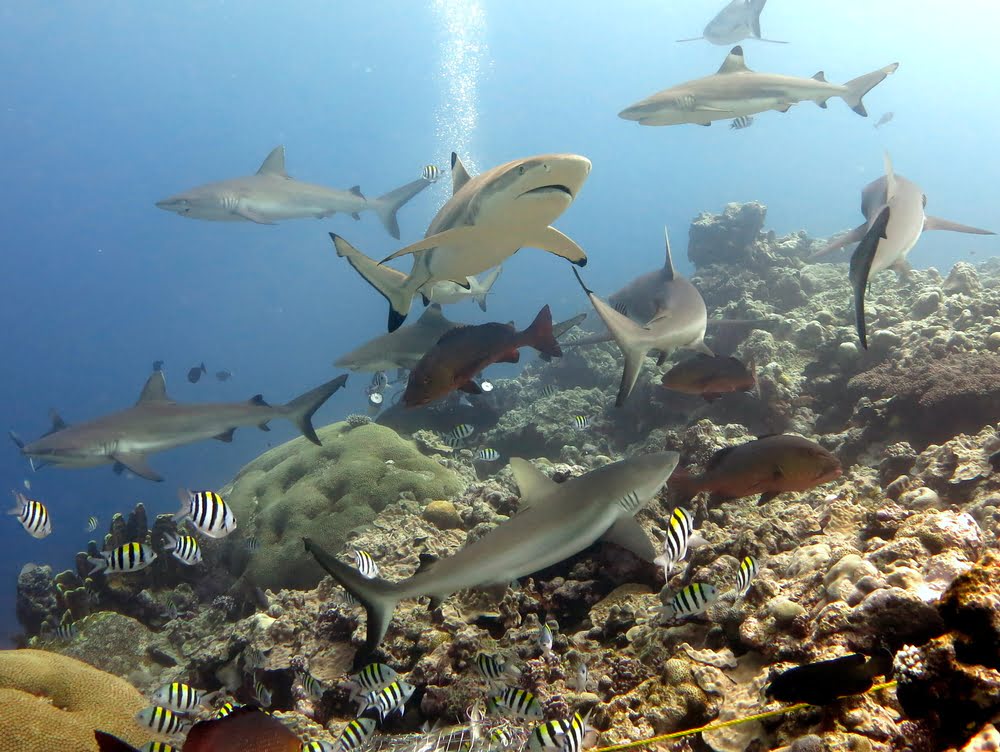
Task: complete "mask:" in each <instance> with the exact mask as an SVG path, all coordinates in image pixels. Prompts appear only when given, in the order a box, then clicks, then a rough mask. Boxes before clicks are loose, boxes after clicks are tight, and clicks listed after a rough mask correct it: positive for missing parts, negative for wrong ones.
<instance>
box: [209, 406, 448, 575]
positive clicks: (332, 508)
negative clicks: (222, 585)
mask: <svg viewBox="0 0 1000 752" xmlns="http://www.w3.org/2000/svg"><path fill="white" fill-rule="evenodd" d="M317 433H318V435H319V438H320V441H322V442H323V445H322V446H316V445H314V444H311V443H309V442H308V441H306V440H305V439H303V438H301V437H300V438H297V439H294V440H292V441H289V442H288V443H286V444H283V445H281V446H279V447H275V448H274V449H272V450H270V451H269V452H267V453H265V454H263V455H261V456H260V457H258V458H257V459H255V460H254V461H253V462H251V463H250V464H248V465H246V466H245V467H244V468H243V469H242V470H240V472H239V473H238V474H237V476H236V478H235V479H234V480H233V482H232V483H231V484H230V486H229V487H228V488H226V489H223V492H222V493H223V496H224V497H225V498H226V500H227V501H228V503H229V504H230V506H231V507H232V509H233V512H234V513H235V514H236V518H237V519H238V520H239V521H240V526H241V528H242V529H243V530H244V531H245V533H246V535H254V536H256V538H257V539H258V540H259V541H260V544H261V546H260V549H259V550H257V551H255V552H254V553H253V554H252V555H250V556H249V560H248V561H247V568H246V575H247V577H248V579H249V580H250V581H251V582H252V583H253V584H254V585H257V586H259V587H261V588H270V589H272V590H278V589H280V588H294V589H306V588H311V587H315V585H316V583H317V582H319V580H320V578H321V577H322V576H323V571H322V570H321V569H320V568H319V566H318V565H317V564H316V563H315V561H314V560H313V558H312V557H311V556H308V555H307V554H306V552H305V549H304V547H303V545H302V538H303V537H305V536H309V537H310V538H314V539H315V540H317V541H319V542H320V543H321V544H322V545H323V547H324V548H326V549H327V550H330V551H336V550H338V549H339V548H341V547H342V546H343V545H344V542H345V541H346V540H347V537H348V534H349V533H351V532H352V531H353V530H355V529H357V528H359V527H363V526H366V525H368V524H370V523H371V522H372V520H374V519H375V515H376V514H377V513H378V512H380V511H382V510H383V509H384V508H385V507H386V506H387V505H389V504H392V503H394V502H395V501H396V500H397V499H399V497H400V494H402V493H407V494H412V498H416V499H446V498H449V497H451V496H454V495H456V494H458V493H459V492H461V490H462V488H463V485H464V484H463V483H462V482H461V480H460V479H459V478H458V476H457V475H455V474H454V473H453V472H451V471H450V470H448V469H446V468H444V467H442V466H441V465H439V464H438V463H437V462H435V461H434V460H431V459H429V458H427V457H425V456H423V455H422V454H421V453H420V452H419V451H418V450H417V447H416V445H415V444H414V443H413V442H412V441H406V440H404V439H402V438H400V437H399V436H398V435H397V434H396V433H395V432H394V431H393V430H391V429H389V428H385V427H384V426H379V425H376V424H370V425H364V426H359V427H357V428H351V427H350V426H349V425H348V424H347V423H343V422H341V423H334V424H333V425H330V426H326V427H324V428H321V429H319V430H318V431H317ZM231 545H233V546H242V540H234V541H233V543H232V544H231ZM234 558H239V557H234Z"/></svg>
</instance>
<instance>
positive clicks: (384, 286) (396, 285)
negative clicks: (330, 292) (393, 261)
mask: <svg viewBox="0 0 1000 752" xmlns="http://www.w3.org/2000/svg"><path fill="white" fill-rule="evenodd" d="M330 239H331V240H332V241H333V246H334V248H336V249H337V255H338V256H340V257H341V258H346V259H347V263H349V264H350V265H351V266H352V267H354V271H356V272H357V273H358V274H360V275H361V278H362V279H363V280H364V281H365V282H367V283H368V284H370V285H371V286H372V287H374V288H375V289H376V290H377V291H378V293H379V295H381V296H382V297H383V298H385V299H386V300H387V301H388V302H389V326H388V328H389V331H390V332H394V331H396V330H397V329H398V328H399V327H400V326H401V325H402V323H403V322H404V321H406V316H407V315H408V314H409V313H410V305H411V304H412V303H413V296H414V295H416V294H417V290H419V289H420V287H421V286H422V285H423V283H424V282H426V281H427V280H419V279H418V280H415V279H414V278H413V276H412V275H406V274H403V273H402V272H401V271H398V270H396V269H393V268H392V267H391V266H385V265H384V264H380V263H379V262H377V261H376V260H375V259H373V258H369V257H368V256H366V255H365V254H363V253H362V252H361V251H359V250H358V249H357V248H355V247H354V246H353V245H351V244H350V243H348V242H347V241H346V240H344V239H343V238H342V237H340V236H339V235H337V234H335V233H332V232H331V233H330Z"/></svg>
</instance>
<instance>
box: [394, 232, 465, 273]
mask: <svg viewBox="0 0 1000 752" xmlns="http://www.w3.org/2000/svg"><path fill="white" fill-rule="evenodd" d="M479 234H480V233H479V230H478V229H476V228H475V227H469V226H463V227H453V228H452V229H450V230H445V231H443V232H439V233H435V234H434V235H431V236H429V237H426V238H424V239H423V240H419V241H417V242H416V243H411V244H410V245H408V246H406V247H405V248H400V249H399V250H398V251H396V252H395V253H393V254H392V255H391V256H386V257H385V258H384V259H382V260H381V261H379V264H384V263H385V262H386V261H392V260H393V259H395V258H399V257H400V256H406V255H408V254H411V253H416V252H417V251H429V250H430V249H431V248H437V247H438V246H441V245H462V244H463V243H464V242H469V241H472V240H474V239H475V238H476V237H477V236H478V235H479Z"/></svg>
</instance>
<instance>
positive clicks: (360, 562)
mask: <svg viewBox="0 0 1000 752" xmlns="http://www.w3.org/2000/svg"><path fill="white" fill-rule="evenodd" d="M351 555H352V556H353V557H354V566H355V567H356V568H357V570H358V573H359V574H360V575H361V576H362V577H364V578H365V579H366V580H370V579H372V578H373V577H378V564H376V563H375V559H373V558H372V555H371V554H370V553H368V552H367V551H359V550H357V549H355V550H354V551H353V553H352V554H351ZM344 603H345V604H347V605H348V606H356V605H358V601H357V599H356V598H355V597H354V596H353V595H351V594H350V593H349V592H348V591H347V590H345V591H344Z"/></svg>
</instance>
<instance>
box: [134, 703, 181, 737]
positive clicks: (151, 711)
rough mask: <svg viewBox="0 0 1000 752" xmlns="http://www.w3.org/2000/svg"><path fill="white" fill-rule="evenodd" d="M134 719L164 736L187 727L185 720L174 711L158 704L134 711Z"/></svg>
mask: <svg viewBox="0 0 1000 752" xmlns="http://www.w3.org/2000/svg"><path fill="white" fill-rule="evenodd" d="M135 720H136V721H137V722H138V723H139V724H141V725H143V726H145V727H147V728H149V729H152V730H153V731H155V732H156V733H157V734H163V735H165V736H170V735H171V734H176V733H177V732H178V731H182V730H183V729H184V728H186V727H187V721H185V720H184V719H183V718H181V717H180V716H179V715H177V714H176V713H174V712H173V711H172V710H167V709H166V708H161V707H159V706H158V705H153V706H150V707H148V708H144V709H143V710H140V711H139V712H138V713H136V716H135Z"/></svg>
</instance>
